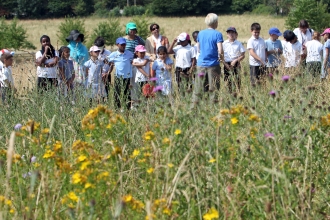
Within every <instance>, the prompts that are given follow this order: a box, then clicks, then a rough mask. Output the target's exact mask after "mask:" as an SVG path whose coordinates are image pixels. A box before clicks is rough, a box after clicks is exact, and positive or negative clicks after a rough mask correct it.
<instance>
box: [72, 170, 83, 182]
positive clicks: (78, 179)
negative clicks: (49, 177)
mask: <svg viewBox="0 0 330 220" xmlns="http://www.w3.org/2000/svg"><path fill="white" fill-rule="evenodd" d="M81 181H82V176H81V174H80V173H74V174H73V175H72V183H73V184H78V183H80V182H81Z"/></svg>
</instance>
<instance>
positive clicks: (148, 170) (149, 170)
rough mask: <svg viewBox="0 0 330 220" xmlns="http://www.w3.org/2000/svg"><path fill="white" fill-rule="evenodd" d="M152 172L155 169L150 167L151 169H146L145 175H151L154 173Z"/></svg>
mask: <svg viewBox="0 0 330 220" xmlns="http://www.w3.org/2000/svg"><path fill="white" fill-rule="evenodd" d="M154 170H155V169H154V168H152V167H151V168H149V169H147V173H149V174H151V173H153V172H154Z"/></svg>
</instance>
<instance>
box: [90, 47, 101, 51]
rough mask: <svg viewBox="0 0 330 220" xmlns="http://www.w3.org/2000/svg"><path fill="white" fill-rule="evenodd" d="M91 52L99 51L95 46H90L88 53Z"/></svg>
mask: <svg viewBox="0 0 330 220" xmlns="http://www.w3.org/2000/svg"><path fill="white" fill-rule="evenodd" d="M92 51H101V50H100V49H99V48H98V47H97V46H92V47H91V48H90V49H89V52H92Z"/></svg>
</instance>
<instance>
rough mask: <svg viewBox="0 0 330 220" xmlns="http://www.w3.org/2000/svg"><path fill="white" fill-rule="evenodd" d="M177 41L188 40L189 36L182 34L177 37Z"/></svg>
mask: <svg viewBox="0 0 330 220" xmlns="http://www.w3.org/2000/svg"><path fill="white" fill-rule="evenodd" d="M177 39H178V41H185V40H190V36H189V34H187V33H186V32H183V33H181V34H180V35H179V36H178V37H177Z"/></svg>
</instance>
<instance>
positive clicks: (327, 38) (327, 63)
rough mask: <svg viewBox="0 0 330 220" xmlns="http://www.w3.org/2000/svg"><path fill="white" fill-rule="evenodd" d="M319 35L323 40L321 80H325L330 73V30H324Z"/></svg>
mask: <svg viewBox="0 0 330 220" xmlns="http://www.w3.org/2000/svg"><path fill="white" fill-rule="evenodd" d="M321 35H322V36H323V39H324V46H323V63H322V76H321V79H325V78H326V77H327V75H328V73H329V71H330V56H329V53H330V28H327V29H325V30H324V31H323V33H322V34H321Z"/></svg>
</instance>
